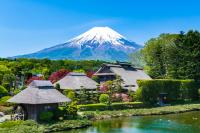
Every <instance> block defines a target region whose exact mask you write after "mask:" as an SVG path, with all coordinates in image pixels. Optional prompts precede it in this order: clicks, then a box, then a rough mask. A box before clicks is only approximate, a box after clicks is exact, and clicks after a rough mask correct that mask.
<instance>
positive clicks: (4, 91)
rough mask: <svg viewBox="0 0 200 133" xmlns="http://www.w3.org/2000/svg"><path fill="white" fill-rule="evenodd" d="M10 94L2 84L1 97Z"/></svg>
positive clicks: (0, 88) (0, 87)
mask: <svg viewBox="0 0 200 133" xmlns="http://www.w3.org/2000/svg"><path fill="white" fill-rule="evenodd" d="M6 95H8V91H7V90H6V89H5V88H4V87H3V86H0V97H3V96H6Z"/></svg>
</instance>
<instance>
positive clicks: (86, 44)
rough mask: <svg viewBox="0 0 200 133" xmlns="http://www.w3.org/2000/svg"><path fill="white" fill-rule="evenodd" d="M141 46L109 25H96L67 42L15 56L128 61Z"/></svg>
mask: <svg viewBox="0 0 200 133" xmlns="http://www.w3.org/2000/svg"><path fill="white" fill-rule="evenodd" d="M140 48H142V46H141V45H138V44H136V43H135V42H133V41H129V40H127V39H126V38H125V37H124V36H122V35H120V34H119V33H117V32H116V31H114V30H112V29H111V28H109V27H94V28H92V29H90V30H88V31H87V32H85V33H83V34H81V35H79V36H77V37H75V38H73V39H70V40H69V41H67V42H66V43H63V44H59V45H56V46H53V47H50V48H46V49H43V50H41V51H38V52H35V53H32V54H26V55H20V56H16V57H14V58H39V59H41V58H49V59H54V60H57V59H72V60H106V61H114V60H119V61H127V60H128V57H129V54H130V53H133V52H135V51H137V50H138V49H140Z"/></svg>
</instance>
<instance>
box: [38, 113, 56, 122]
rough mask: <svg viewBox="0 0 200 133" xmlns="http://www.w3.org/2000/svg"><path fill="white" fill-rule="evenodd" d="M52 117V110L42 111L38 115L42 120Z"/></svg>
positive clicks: (48, 119)
mask: <svg viewBox="0 0 200 133" xmlns="http://www.w3.org/2000/svg"><path fill="white" fill-rule="evenodd" d="M52 118H53V112H51V111H44V112H41V113H40V115H39V119H40V120H41V121H44V122H48V121H51V120H52Z"/></svg>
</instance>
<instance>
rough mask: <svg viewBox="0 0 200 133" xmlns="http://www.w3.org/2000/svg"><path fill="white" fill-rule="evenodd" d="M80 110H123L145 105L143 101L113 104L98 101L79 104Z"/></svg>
mask: <svg viewBox="0 0 200 133" xmlns="http://www.w3.org/2000/svg"><path fill="white" fill-rule="evenodd" d="M78 107H79V110H80V111H97V110H99V111H104V110H123V109H132V108H141V107H144V104H143V103H142V102H125V103H113V104H111V106H108V105H107V104H103V103H98V104H85V105H79V106H78Z"/></svg>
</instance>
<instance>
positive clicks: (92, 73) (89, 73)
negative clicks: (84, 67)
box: [86, 71, 95, 78]
mask: <svg viewBox="0 0 200 133" xmlns="http://www.w3.org/2000/svg"><path fill="white" fill-rule="evenodd" d="M94 73H95V72H94V71H87V72H86V75H87V76H88V77H89V78H92V76H93V75H94Z"/></svg>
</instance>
